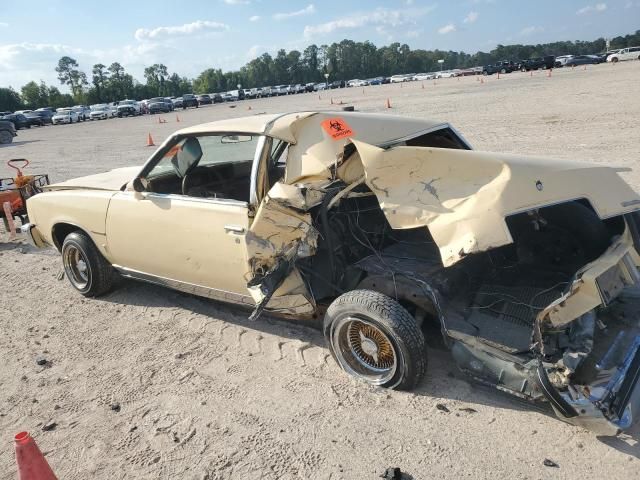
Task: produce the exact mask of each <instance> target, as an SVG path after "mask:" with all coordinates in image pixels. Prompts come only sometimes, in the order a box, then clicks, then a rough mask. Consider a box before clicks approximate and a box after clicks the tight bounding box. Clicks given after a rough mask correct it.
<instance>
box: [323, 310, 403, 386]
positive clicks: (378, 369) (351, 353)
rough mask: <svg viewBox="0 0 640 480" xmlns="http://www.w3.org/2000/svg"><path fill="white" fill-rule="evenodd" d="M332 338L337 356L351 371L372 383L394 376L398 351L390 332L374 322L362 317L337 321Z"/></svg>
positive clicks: (386, 380)
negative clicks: (388, 334)
mask: <svg viewBox="0 0 640 480" xmlns="http://www.w3.org/2000/svg"><path fill="white" fill-rule="evenodd" d="M331 342H332V347H333V351H334V352H335V354H336V357H337V360H338V362H339V363H340V365H341V366H342V368H344V369H345V370H346V371H347V372H349V373H350V374H351V375H353V376H355V377H358V378H360V379H362V380H365V381H366V382H368V383H371V384H373V385H382V384H385V383H387V382H388V381H389V380H391V379H392V378H393V377H394V375H395V373H396V369H397V367H398V354H397V352H396V348H395V346H394V344H393V343H392V341H391V340H390V338H389V336H387V334H386V333H385V332H384V331H383V330H382V329H381V328H380V327H378V326H376V325H375V324H374V323H372V322H370V321H368V320H367V319H365V318H360V317H344V318H342V319H340V320H338V321H336V322H335V323H334V325H333V329H332V332H331Z"/></svg>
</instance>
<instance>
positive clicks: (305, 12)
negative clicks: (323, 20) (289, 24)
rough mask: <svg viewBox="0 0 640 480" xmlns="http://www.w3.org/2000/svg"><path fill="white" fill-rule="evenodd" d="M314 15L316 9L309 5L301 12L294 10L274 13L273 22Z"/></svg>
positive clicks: (311, 4)
mask: <svg viewBox="0 0 640 480" xmlns="http://www.w3.org/2000/svg"><path fill="white" fill-rule="evenodd" d="M314 13H316V7H315V6H314V5H313V3H310V4H309V5H307V6H306V7H304V8H303V9H302V10H296V11H295V12H285V13H275V14H274V15H273V19H274V20H287V19H289V18H294V17H301V16H303V15H312V14H314Z"/></svg>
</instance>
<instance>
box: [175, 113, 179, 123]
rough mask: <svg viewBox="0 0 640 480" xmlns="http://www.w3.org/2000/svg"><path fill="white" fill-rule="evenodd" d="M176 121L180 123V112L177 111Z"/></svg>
mask: <svg viewBox="0 0 640 480" xmlns="http://www.w3.org/2000/svg"><path fill="white" fill-rule="evenodd" d="M176 122H177V123H180V117H179V116H178V114H177V113H176Z"/></svg>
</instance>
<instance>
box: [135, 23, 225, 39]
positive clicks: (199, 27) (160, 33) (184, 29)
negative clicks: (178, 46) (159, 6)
mask: <svg viewBox="0 0 640 480" xmlns="http://www.w3.org/2000/svg"><path fill="white" fill-rule="evenodd" d="M227 30H229V26H228V25H226V24H224V23H220V22H211V21H209V20H196V21H195V22H191V23H185V24H184V25H175V26H170V27H156V28H152V29H147V28H138V29H137V30H136V32H135V34H134V36H135V37H136V39H137V40H153V39H160V38H163V37H173V36H184V35H193V34H194V33H204V32H214V33H220V32H225V31H227Z"/></svg>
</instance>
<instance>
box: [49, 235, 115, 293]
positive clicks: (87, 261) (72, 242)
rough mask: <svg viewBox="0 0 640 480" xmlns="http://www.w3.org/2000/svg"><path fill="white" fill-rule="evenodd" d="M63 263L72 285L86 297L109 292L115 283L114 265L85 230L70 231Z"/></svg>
mask: <svg viewBox="0 0 640 480" xmlns="http://www.w3.org/2000/svg"><path fill="white" fill-rule="evenodd" d="M62 265H63V266H64V273H65V275H66V276H67V278H68V279H69V282H70V283H71V286H73V288H75V289H76V290H77V291H78V292H80V293H81V294H82V295H84V296H85V297H97V296H99V295H102V294H104V293H107V292H108V291H109V290H110V289H111V287H112V285H113V275H114V271H113V267H112V266H111V265H110V264H109V262H107V260H106V259H105V258H104V257H103V256H102V254H101V253H100V251H99V250H98V249H97V248H96V246H95V245H94V243H93V241H92V240H91V239H90V238H89V237H88V236H87V235H86V234H85V233H83V232H73V233H70V234H69V235H67V237H66V238H65V239H64V242H63V243H62Z"/></svg>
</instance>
